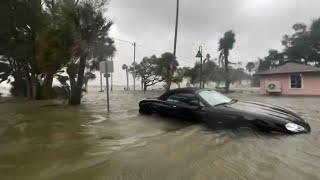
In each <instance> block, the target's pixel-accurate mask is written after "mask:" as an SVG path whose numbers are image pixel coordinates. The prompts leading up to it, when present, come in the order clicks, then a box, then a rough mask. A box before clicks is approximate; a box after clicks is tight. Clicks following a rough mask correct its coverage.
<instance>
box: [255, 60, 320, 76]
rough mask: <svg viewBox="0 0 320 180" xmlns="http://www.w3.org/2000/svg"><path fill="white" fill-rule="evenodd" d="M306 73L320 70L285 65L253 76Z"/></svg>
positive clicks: (298, 65)
mask: <svg viewBox="0 0 320 180" xmlns="http://www.w3.org/2000/svg"><path fill="white" fill-rule="evenodd" d="M308 72H320V68H318V67H314V66H309V65H304V64H297V63H287V64H285V65H282V66H278V67H276V68H272V69H269V70H267V71H263V72H258V73H256V74H255V75H258V76H259V75H268V74H288V73H308Z"/></svg>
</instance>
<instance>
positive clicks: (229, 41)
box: [219, 31, 236, 93]
mask: <svg viewBox="0 0 320 180" xmlns="http://www.w3.org/2000/svg"><path fill="white" fill-rule="evenodd" d="M235 42H236V40H235V33H234V32H233V31H227V32H225V33H224V37H223V38H221V39H220V40H219V51H220V55H219V59H221V60H222V59H223V61H224V69H225V84H226V87H225V92H226V93H229V87H230V77H229V75H228V74H229V66H228V64H229V59H228V58H229V51H230V50H231V49H232V48H233V44H234V43H235Z"/></svg>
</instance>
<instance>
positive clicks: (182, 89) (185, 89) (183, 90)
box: [158, 87, 203, 100]
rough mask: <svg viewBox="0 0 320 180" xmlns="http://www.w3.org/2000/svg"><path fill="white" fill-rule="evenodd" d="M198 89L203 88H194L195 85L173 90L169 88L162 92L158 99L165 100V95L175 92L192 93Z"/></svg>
mask: <svg viewBox="0 0 320 180" xmlns="http://www.w3.org/2000/svg"><path fill="white" fill-rule="evenodd" d="M199 90H203V89H200V88H196V87H192V88H179V89H173V90H170V91H168V92H166V93H164V94H163V95H161V96H160V97H159V98H158V99H159V100H165V99H167V97H169V96H170V95H172V94H175V93H192V94H194V93H195V92H197V91H199Z"/></svg>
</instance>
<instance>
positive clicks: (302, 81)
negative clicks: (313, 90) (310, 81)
mask: <svg viewBox="0 0 320 180" xmlns="http://www.w3.org/2000/svg"><path fill="white" fill-rule="evenodd" d="M299 74H300V75H301V88H292V87H291V75H294V74H289V89H295V90H299V89H304V76H303V74H301V73H299Z"/></svg>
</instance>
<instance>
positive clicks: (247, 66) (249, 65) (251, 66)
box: [246, 62, 255, 75]
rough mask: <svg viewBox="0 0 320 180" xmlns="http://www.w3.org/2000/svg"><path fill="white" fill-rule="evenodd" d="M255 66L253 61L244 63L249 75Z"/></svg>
mask: <svg viewBox="0 0 320 180" xmlns="http://www.w3.org/2000/svg"><path fill="white" fill-rule="evenodd" d="M254 68H255V64H254V62H248V63H247V65H246V69H247V71H248V72H249V74H250V75H252V73H251V72H252V71H253V69H254Z"/></svg>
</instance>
